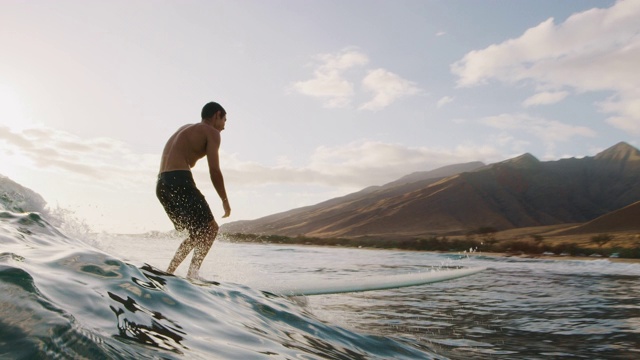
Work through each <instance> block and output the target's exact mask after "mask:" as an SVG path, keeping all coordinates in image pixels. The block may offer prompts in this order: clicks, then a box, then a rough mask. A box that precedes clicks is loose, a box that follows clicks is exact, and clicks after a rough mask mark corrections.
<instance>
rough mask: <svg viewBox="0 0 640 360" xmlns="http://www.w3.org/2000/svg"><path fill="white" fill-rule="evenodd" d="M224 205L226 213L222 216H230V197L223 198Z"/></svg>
mask: <svg viewBox="0 0 640 360" xmlns="http://www.w3.org/2000/svg"><path fill="white" fill-rule="evenodd" d="M222 207H223V208H224V215H223V216H222V217H223V218H226V217H229V215H231V206H229V200H228V199H224V200H222Z"/></svg>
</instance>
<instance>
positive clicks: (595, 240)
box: [591, 234, 613, 247]
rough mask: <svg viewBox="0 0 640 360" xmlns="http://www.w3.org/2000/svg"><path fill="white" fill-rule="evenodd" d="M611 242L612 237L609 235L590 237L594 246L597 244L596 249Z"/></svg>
mask: <svg viewBox="0 0 640 360" xmlns="http://www.w3.org/2000/svg"><path fill="white" fill-rule="evenodd" d="M611 240H613V236H611V235H609V234H600V235H595V236H593V237H591V242H593V243H594V244H597V245H598V247H602V245H604V244H606V243H608V242H609V241H611Z"/></svg>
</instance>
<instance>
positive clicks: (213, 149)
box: [207, 130, 231, 218]
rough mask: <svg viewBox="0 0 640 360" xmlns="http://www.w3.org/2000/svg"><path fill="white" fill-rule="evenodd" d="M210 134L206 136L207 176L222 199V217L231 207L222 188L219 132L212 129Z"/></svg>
mask: <svg viewBox="0 0 640 360" xmlns="http://www.w3.org/2000/svg"><path fill="white" fill-rule="evenodd" d="M210 134H211V135H209V136H207V163H208V164H209V176H210V177H211V182H212V183H213V187H214V188H215V189H216V192H217V193H218V196H220V199H222V207H223V208H224V215H223V216H222V217H223V218H226V217H228V216H229V215H230V214H231V207H230V206H229V199H227V191H226V189H225V188H224V178H223V176H222V171H221V170H220V156H219V155H218V150H219V149H220V133H219V132H218V131H216V130H212V131H211V133H210Z"/></svg>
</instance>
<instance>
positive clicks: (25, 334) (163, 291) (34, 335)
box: [0, 196, 425, 359]
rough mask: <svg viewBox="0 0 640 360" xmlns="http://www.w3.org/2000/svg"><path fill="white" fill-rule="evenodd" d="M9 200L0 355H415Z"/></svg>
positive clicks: (0, 232)
mask: <svg viewBox="0 0 640 360" xmlns="http://www.w3.org/2000/svg"><path fill="white" fill-rule="evenodd" d="M26 203H28V201H26V202H24V201H23V202H22V204H26ZM12 204H13V205H12ZM15 204H17V202H15V201H13V200H12V199H10V198H9V197H8V196H5V199H4V200H3V207H4V210H3V211H1V212H0V246H1V250H0V303H1V306H0V309H1V310H0V356H2V357H8V358H16V359H33V358H47V359H49V358H52V359H54V358H91V359H157V358H162V359H177V358H189V359H211V358H221V359H254V358H267V357H270V358H273V357H275V358H290V359H294V358H296V359H297V358H318V359H320V358H330V359H370V358H386V359H388V358H424V357H425V352H424V351H422V350H418V349H416V348H414V347H411V346H409V345H407V344H404V343H401V342H398V341H395V340H393V339H390V338H386V337H379V336H372V335H366V334H359V333H356V332H353V331H350V330H347V329H344V328H340V327H337V326H332V325H330V324H326V323H323V322H322V321H320V320H319V319H317V318H315V317H314V316H313V315H312V314H310V313H309V312H308V311H307V310H306V309H305V308H304V307H302V306H300V305H299V304H298V303H296V302H295V301H292V300H291V299H288V298H284V297H278V296H274V295H272V294H268V293H263V292H261V291H258V290H255V289H252V288H249V287H246V286H243V285H239V284H234V283H216V282H203V281H189V280H186V279H184V278H181V277H178V276H174V275H171V274H168V273H165V272H164V271H161V270H159V269H156V268H154V267H152V266H150V265H146V264H145V265H143V266H135V265H133V264H130V263H127V262H126V261H123V260H121V259H119V258H117V257H115V256H112V255H110V254H108V253H106V252H104V251H101V250H99V249H97V248H94V247H93V246H91V245H89V244H86V243H84V242H83V241H80V240H78V239H75V238H71V237H69V236H66V235H65V234H63V233H62V232H61V231H59V230H58V229H57V228H56V227H54V226H53V225H51V224H50V223H49V222H48V221H47V219H45V217H43V216H42V215H41V214H40V213H36V212H14V211H10V210H12V209H13V210H15V209H17V207H16V205H15ZM32 205H33V204H32ZM42 206H43V205H42V204H37V207H40V209H39V210H43V208H42ZM24 209H25V208H24V207H22V205H21V206H20V207H19V210H24Z"/></svg>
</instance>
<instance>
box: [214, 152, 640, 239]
mask: <svg viewBox="0 0 640 360" xmlns="http://www.w3.org/2000/svg"><path fill="white" fill-rule="evenodd" d="M639 184H640V151H638V149H636V148H634V147H632V146H630V145H629V144H626V143H619V144H617V145H615V146H613V147H611V148H609V149H607V150H605V151H603V152H601V153H599V154H597V155H596V156H595V157H585V158H581V159H577V158H571V159H562V160H558V161H549V162H542V161H539V160H538V159H536V158H535V157H534V156H533V155H531V154H524V155H521V156H518V157H516V158H513V159H509V160H506V161H502V162H499V163H495V164H491V165H486V166H483V165H482V164H481V163H470V164H462V165H456V166H452V167H447V168H444V170H443V169H437V170H434V171H433V172H426V173H414V174H411V175H408V176H405V177H403V178H401V179H399V180H396V181H394V182H391V183H389V184H386V185H383V186H380V187H370V188H367V189H364V190H362V191H360V192H357V193H354V194H350V195H347V196H344V197H341V198H336V199H332V200H329V201H326V202H323V203H320V204H317V205H313V206H309V207H305V208H300V209H294V210H290V211H287V212H284V213H280V214H275V215H271V216H267V217H264V218H261V219H257V220H252V221H242V222H234V223H230V224H226V225H224V226H223V227H222V231H223V232H228V233H233V232H243V233H264V234H278V235H286V236H297V235H305V236H315V237H355V236H364V235H370V236H380V237H401V236H416V235H426V234H454V233H458V234H460V233H466V232H468V231H469V230H473V229H477V228H479V227H489V226H490V227H494V228H497V229H499V230H506V229H513V228H519V227H531V226H543V225H554V224H564V223H584V222H587V221H590V220H593V219H595V218H597V217H599V216H602V215H604V214H606V213H609V212H612V211H615V210H618V209H620V208H622V207H624V206H627V205H630V204H631V203H633V202H635V201H640V185H639Z"/></svg>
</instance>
